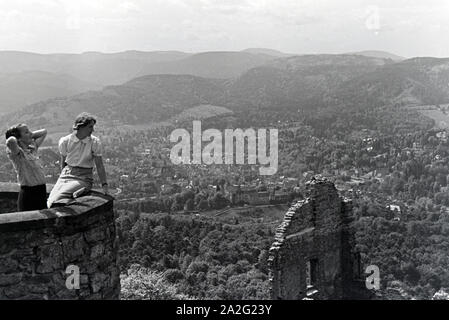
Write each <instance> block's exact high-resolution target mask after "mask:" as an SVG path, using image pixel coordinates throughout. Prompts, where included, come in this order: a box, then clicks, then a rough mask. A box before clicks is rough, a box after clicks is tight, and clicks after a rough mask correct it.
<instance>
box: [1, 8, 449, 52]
mask: <svg viewBox="0 0 449 320" xmlns="http://www.w3.org/2000/svg"><path fill="white" fill-rule="evenodd" d="M448 35H449V1H447V0H426V1H422V0H371V1H365V0H338V1H337V0H327V1H323V0H0V50H23V51H33V52H41V53H48V52H83V51H103V52H117V51H124V50H145V51H153V50H180V51H187V52H198V51H217V50H226V51H227V50H242V49H245V48H248V47H267V48H272V49H277V50H281V51H284V52H291V53H341V52H349V51H360V50H386V51H390V52H392V53H395V54H398V55H403V56H406V57H412V56H445V57H449V36H448Z"/></svg>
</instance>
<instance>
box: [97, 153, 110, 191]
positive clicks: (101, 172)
mask: <svg viewBox="0 0 449 320" xmlns="http://www.w3.org/2000/svg"><path fill="white" fill-rule="evenodd" d="M94 161H95V166H96V167H97V172H98V176H99V177H100V183H101V186H102V187H103V191H104V193H105V194H108V193H109V189H108V182H107V179H106V169H105V168H104V164H103V158H102V157H101V156H94Z"/></svg>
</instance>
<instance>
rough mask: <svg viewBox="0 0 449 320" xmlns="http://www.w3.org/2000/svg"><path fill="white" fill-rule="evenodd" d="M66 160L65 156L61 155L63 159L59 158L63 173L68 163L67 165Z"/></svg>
mask: <svg viewBox="0 0 449 320" xmlns="http://www.w3.org/2000/svg"><path fill="white" fill-rule="evenodd" d="M65 158H66V156H63V155H61V157H60V158H59V166H60V167H61V171H62V169H64V167H65V166H66V165H67V163H65Z"/></svg>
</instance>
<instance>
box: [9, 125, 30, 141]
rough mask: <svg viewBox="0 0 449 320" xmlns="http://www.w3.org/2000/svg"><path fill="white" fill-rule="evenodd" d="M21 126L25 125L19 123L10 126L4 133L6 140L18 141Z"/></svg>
mask: <svg viewBox="0 0 449 320" xmlns="http://www.w3.org/2000/svg"><path fill="white" fill-rule="evenodd" d="M23 126H26V124H24V123H19V124H17V125H15V126H12V127H11V128H9V129H8V130H6V133H5V137H6V140H8V138H10V137H16V139H20V129H19V128H20V127H23Z"/></svg>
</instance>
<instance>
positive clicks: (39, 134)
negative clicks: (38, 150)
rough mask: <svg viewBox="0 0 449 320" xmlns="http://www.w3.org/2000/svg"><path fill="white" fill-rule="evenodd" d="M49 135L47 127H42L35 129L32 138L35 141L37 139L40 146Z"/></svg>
mask: <svg viewBox="0 0 449 320" xmlns="http://www.w3.org/2000/svg"><path fill="white" fill-rule="evenodd" d="M46 136H47V129H41V130H36V131H33V134H32V136H31V137H32V138H33V140H34V141H36V144H37V146H38V147H40V145H41V144H42V142H44V140H45V137H46Z"/></svg>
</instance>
